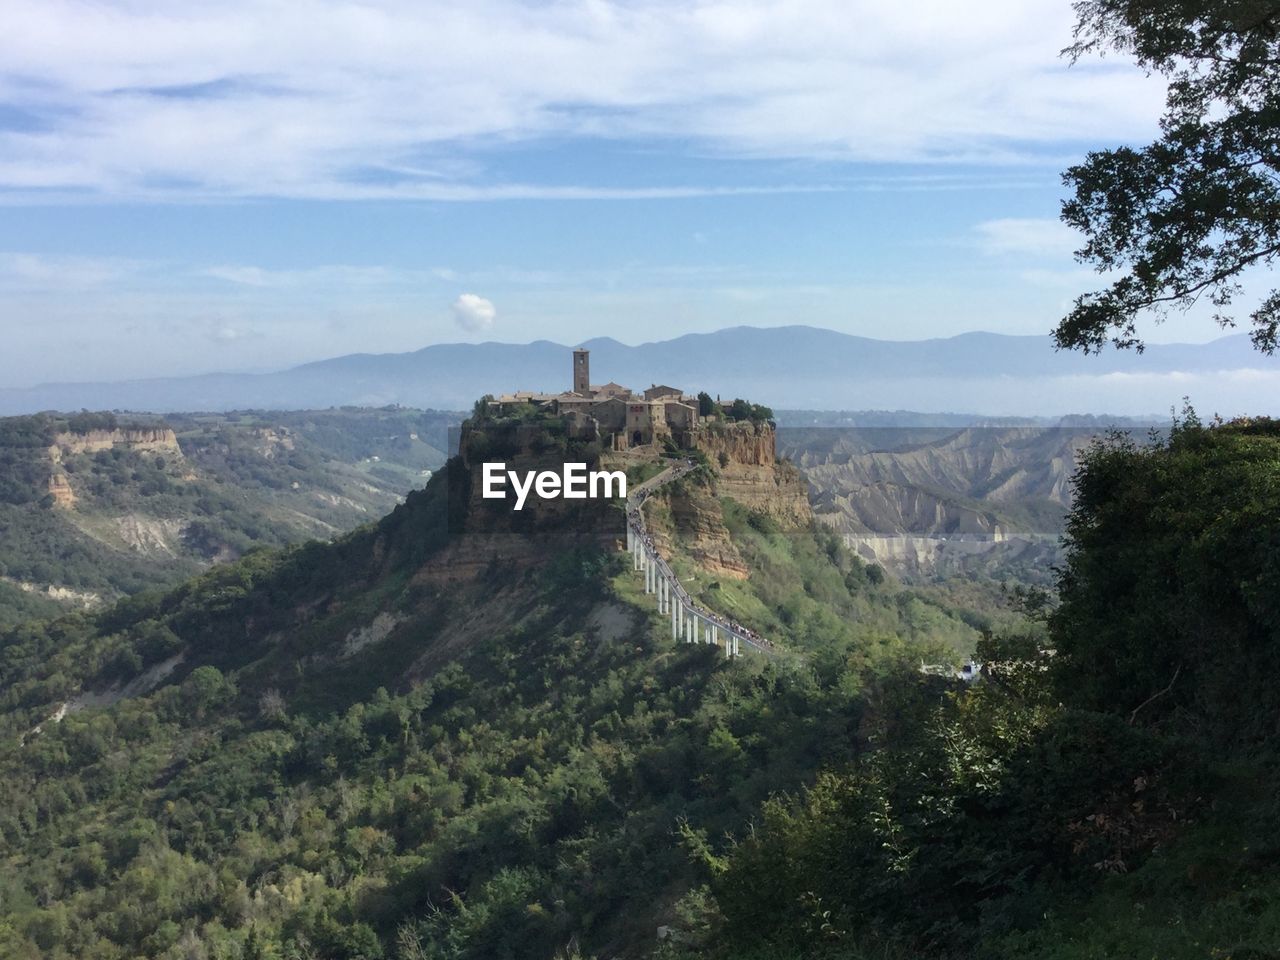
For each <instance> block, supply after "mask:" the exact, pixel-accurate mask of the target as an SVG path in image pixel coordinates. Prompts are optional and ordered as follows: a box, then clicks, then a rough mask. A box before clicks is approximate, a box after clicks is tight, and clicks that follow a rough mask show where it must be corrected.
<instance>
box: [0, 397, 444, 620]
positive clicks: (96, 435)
mask: <svg viewBox="0 0 1280 960" xmlns="http://www.w3.org/2000/svg"><path fill="white" fill-rule="evenodd" d="M458 419H459V415H455V414H447V413H441V414H437V413H434V412H429V411H427V412H424V411H404V410H396V409H388V410H381V411H378V410H369V411H366V410H359V411H357V410H345V411H343V410H330V411H294V412H289V413H271V414H264V413H256V412H242V413H234V414H174V415H168V416H165V417H157V416H152V415H128V414H121V415H118V416H117V415H116V414H109V413H102V414H92V413H87V412H85V413H80V414H71V415H56V414H41V415H37V416H32V417H17V418H10V419H7V420H0V468H2V469H3V474H2V477H3V478H2V479H0V520H2V522H3V526H4V529H5V536H4V537H3V538H2V539H0V623H13V622H17V621H18V620H20V619H22V618H24V617H29V616H53V615H56V614H57V613H59V612H62V611H64V610H67V609H74V608H76V607H94V606H100V605H102V604H106V603H109V602H111V601H113V600H114V599H116V598H118V597H120V596H122V595H127V594H131V593H135V592H137V591H139V590H144V589H149V588H156V587H164V586H168V585H172V584H175V583H177V582H178V581H180V580H182V579H184V578H186V577H188V576H191V575H193V574H195V573H197V572H198V571H200V570H201V569H204V568H206V567H207V566H208V565H209V564H211V563H219V562H226V561H228V560H231V559H234V558H236V557H239V556H241V555H243V554H244V553H245V552H247V551H248V550H250V549H254V548H261V547H271V546H281V545H284V544H287V543H293V542H299V541H301V540H305V539H310V538H320V539H329V538H330V537H332V536H334V535H336V534H339V533H342V532H345V531H347V530H350V529H352V528H353V527H355V526H358V525H360V524H363V523H369V522H371V521H373V520H375V519H377V518H378V517H379V516H381V515H382V514H384V513H385V512H386V511H387V510H389V509H390V508H391V507H392V506H394V505H395V504H396V503H397V502H399V501H400V500H401V499H402V498H403V496H404V495H405V494H406V493H407V492H408V491H409V490H411V489H413V488H414V487H415V486H421V485H422V484H423V483H425V482H426V480H427V479H428V478H429V476H430V472H431V470H432V469H437V468H439V466H440V465H442V464H443V463H444V460H445V458H446V451H447V449H448V445H449V439H448V431H449V429H450V428H451V427H453V426H456V424H457V422H458Z"/></svg>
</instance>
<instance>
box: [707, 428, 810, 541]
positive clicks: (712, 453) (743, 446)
mask: <svg viewBox="0 0 1280 960" xmlns="http://www.w3.org/2000/svg"><path fill="white" fill-rule="evenodd" d="M694 439H695V443H696V445H697V447H698V449H699V450H701V451H702V452H703V453H705V454H706V455H707V460H708V462H709V463H710V465H711V469H712V471H713V472H714V473H715V475H716V489H717V494H718V495H719V496H722V497H729V498H730V499H732V500H735V501H737V502H738V503H740V504H742V505H743V506H744V507H746V508H747V509H749V510H755V511H758V512H760V513H765V514H768V515H769V516H770V517H772V518H773V519H774V520H775V521H777V523H778V524H779V525H781V526H783V527H791V528H797V527H807V526H808V525H809V523H810V522H811V521H812V520H813V512H812V511H811V510H810V509H809V490H808V486H807V484H806V483H805V481H804V477H803V476H802V475H801V473H800V471H799V470H798V469H797V468H796V467H795V465H794V464H792V463H790V462H788V461H785V460H779V459H778V457H777V439H776V434H775V432H774V428H773V426H772V425H771V424H768V423H748V422H738V423H715V422H713V423H710V424H707V425H705V426H703V427H701V428H700V429H699V430H698V431H697V432H696V434H695V438H694Z"/></svg>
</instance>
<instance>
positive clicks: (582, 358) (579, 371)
mask: <svg viewBox="0 0 1280 960" xmlns="http://www.w3.org/2000/svg"><path fill="white" fill-rule="evenodd" d="M573 392H574V393H577V394H581V395H582V396H584V397H589V396H591V351H590V350H583V349H582V348H581V347H579V348H578V349H577V350H575V351H573Z"/></svg>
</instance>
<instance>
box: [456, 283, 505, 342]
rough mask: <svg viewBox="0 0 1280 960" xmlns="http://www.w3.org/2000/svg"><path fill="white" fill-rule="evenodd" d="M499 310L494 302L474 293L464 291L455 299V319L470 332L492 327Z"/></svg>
mask: <svg viewBox="0 0 1280 960" xmlns="http://www.w3.org/2000/svg"><path fill="white" fill-rule="evenodd" d="M497 316H498V311H497V310H496V309H495V308H494V306H493V303H492V302H491V301H489V300H486V299H485V298H484V297H481V296H478V295H476V294H474V293H464V294H463V295H462V296H460V297H458V299H457V300H455V301H453V320H454V322H455V323H456V324H457V325H458V326H460V327H461V328H462V329H463V330H466V331H468V332H469V333H483V332H484V331H486V330H489V329H492V327H493V321H494V319H495V318H496V317H497Z"/></svg>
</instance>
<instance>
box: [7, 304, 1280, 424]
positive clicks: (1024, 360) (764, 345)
mask: <svg viewBox="0 0 1280 960" xmlns="http://www.w3.org/2000/svg"><path fill="white" fill-rule="evenodd" d="M571 346H575V344H568V345H565V344H557V343H553V342H551V341H548V340H537V341H534V342H532V343H527V344H512V343H496V342H487V343H478V344H471V343H450V344H437V345H433V346H429V347H424V348H423V349H421V350H417V351H413V352H411V353H398V354H378V355H375V354H351V355H348V356H342V357H335V358H333V359H329V360H322V361H318V362H314V363H308V364H303V365H301V366H297V367H293V368H290V369H287V370H282V371H279V372H276V373H263V374H206V375H202V376H194V377H170V378H157V379H148V380H132V381H124V382H119V383H79V384H76V383H60V384H45V385H41V386H37V387H30V388H9V389H0V414H16V413H31V412H37V411H40V410H52V409H60V410H73V409H81V408H88V409H105V408H110V409H120V410H139V411H153V412H162V411H167V410H228V409H237V408H245V407H256V408H262V409H298V408H302V407H328V406H344V405H351V406H382V405H386V404H403V405H405V406H413V407H434V408H444V409H458V408H463V409H465V408H468V407H469V406H470V405H471V403H472V401H474V400H475V399H476V398H477V397H479V396H480V395H482V394H484V393H499V392H505V391H510V390H516V389H528V390H556V389H561V388H564V387H567V386H568V383H569V359H568V357H569V349H570V347H571ZM582 346H585V347H586V348H587V349H589V350H590V351H591V354H592V356H591V364H592V374H593V376H594V377H595V378H596V379H598V380H600V381H601V382H603V381H605V380H616V381H618V382H620V383H625V384H628V385H631V386H634V387H645V386H648V385H649V384H650V383H655V382H656V383H671V384H675V385H680V386H684V387H686V388H688V389H695V390H696V389H705V390H708V391H710V392H712V393H718V394H721V395H724V396H739V395H741V396H745V397H750V398H751V399H753V400H757V401H758V402H762V403H767V404H769V405H771V406H773V407H791V408H807V409H833V408H838V409H855V408H862V409H886V408H895V407H896V408H902V409H914V410H950V411H956V412H973V413H986V414H1014V413H1017V414H1060V413H1091V412H1092V413H1102V412H1108V413H1117V414H1153V413H1158V412H1160V411H1162V410H1167V409H1168V407H1169V406H1170V404H1171V403H1173V402H1175V401H1176V400H1177V399H1179V398H1180V397H1181V395H1182V393H1180V392H1179V391H1182V392H1190V393H1192V394H1193V399H1195V398H1196V397H1201V398H1203V399H1207V400H1209V401H1210V402H1212V403H1215V404H1217V403H1220V402H1221V403H1222V404H1224V405H1227V409H1228V410H1232V412H1236V411H1235V410H1234V408H1233V407H1232V406H1230V405H1231V404H1234V405H1235V407H1238V408H1240V410H1239V411H1238V412H1246V411H1247V412H1258V413H1261V412H1265V411H1262V410H1258V409H1257V406H1258V404H1259V403H1260V402H1263V401H1262V399H1261V398H1265V397H1267V396H1268V395H1269V394H1270V393H1271V392H1273V390H1274V387H1275V385H1277V384H1280V358H1278V357H1265V356H1263V355H1261V354H1259V353H1257V352H1256V351H1255V350H1253V349H1252V346H1251V345H1250V343H1249V339H1248V337H1247V336H1245V335H1242V334H1241V335H1234V336H1227V337H1222V338H1219V339H1217V340H1214V341H1212V342H1211V343H1207V344H1153V345H1150V346H1148V347H1147V349H1146V351H1145V352H1144V353H1142V354H1137V353H1134V352H1117V351H1112V352H1108V353H1105V354H1102V355H1100V356H1082V355H1080V354H1076V353H1063V352H1058V351H1055V350H1054V349H1053V346H1052V342H1051V340H1050V339H1049V338H1048V337H1047V336H1009V335H1005V334H995V333H964V334H960V335H958V336H954V337H947V338H943V339H934V340H920V341H895V340H877V339H872V338H868V337H858V336H851V335H849V334H844V333H838V332H836V331H833V330H825V329H819V328H816V327H808V326H787V327H768V328H760V327H734V328H730V329H725V330H719V331H716V332H714V333H695V334H686V335H685V336H681V337H677V338H675V339H672V340H666V341H657V342H651V343H643V344H639V345H636V346H627V345H626V344H623V343H619V342H618V341H617V340H614V339H612V338H608V337H601V338H596V339H593V340H588V341H586V342H585V343H584V344H582ZM1222 371H1250V372H1251V373H1250V375H1249V376H1244V377H1234V378H1223V377H1212V376H1211V375H1216V374H1219V373H1220V372H1222ZM1162 378H1163V379H1162ZM1197 378H1207V379H1204V380H1203V382H1201V381H1198V380H1197ZM1215 385H1216V386H1215ZM1209 386H1214V389H1215V390H1217V393H1211V394H1210V395H1209V396H1208V397H1207V398H1206V397H1205V394H1206V392H1207V390H1208V387H1209ZM1219 387H1220V388H1221V389H1218V388H1219ZM1218 394H1221V396H1222V397H1223V399H1222V400H1221V401H1219V400H1218V399H1217V395H1218Z"/></svg>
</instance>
